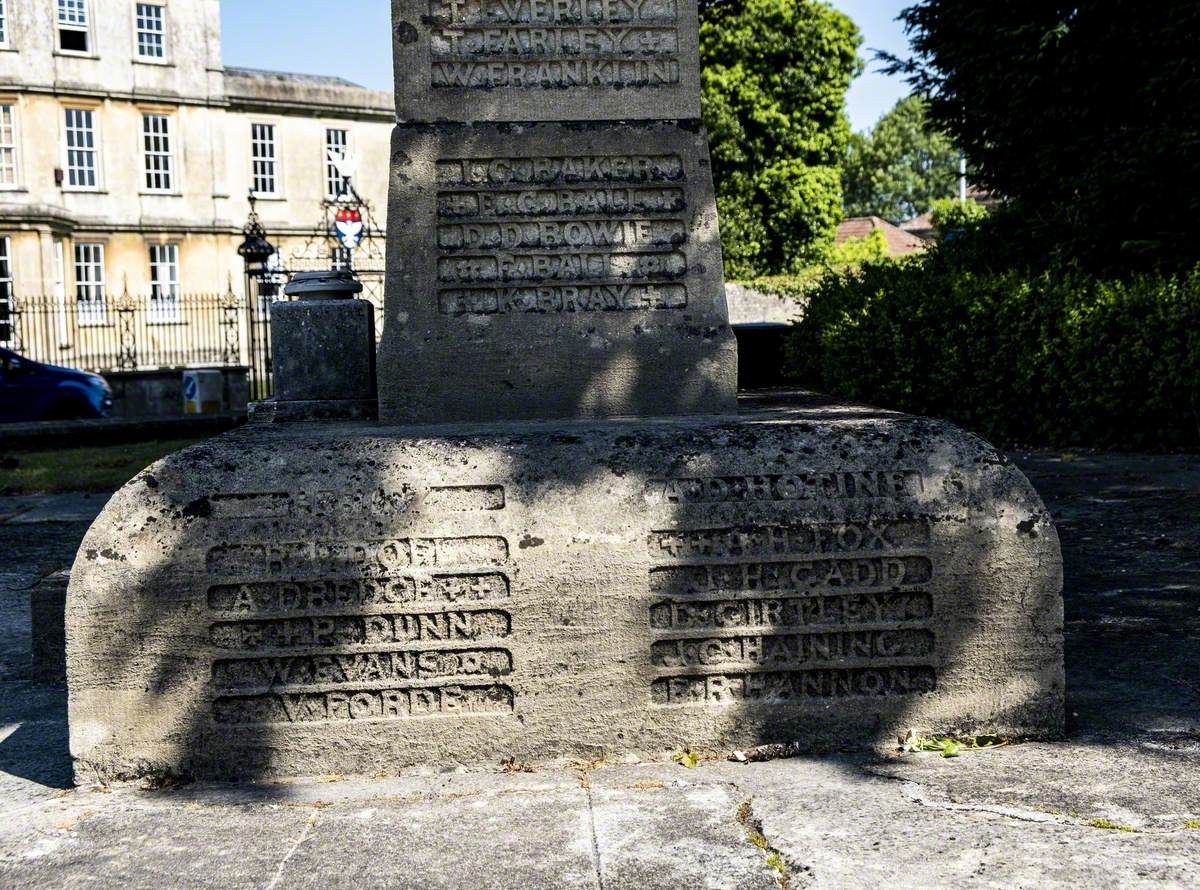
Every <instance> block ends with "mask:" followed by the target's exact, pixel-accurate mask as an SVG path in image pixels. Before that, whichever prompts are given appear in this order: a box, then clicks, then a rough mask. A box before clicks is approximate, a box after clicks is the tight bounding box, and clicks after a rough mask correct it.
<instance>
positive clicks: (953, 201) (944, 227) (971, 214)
mask: <svg viewBox="0 0 1200 890" xmlns="http://www.w3.org/2000/svg"><path fill="white" fill-rule="evenodd" d="M986 217H987V210H986V209H985V208H984V206H983V205H982V204H978V203H976V202H975V201H960V200H958V199H957V198H939V199H938V200H936V201H934V202H933V208H932V209H931V210H930V213H929V221H930V222H931V223H933V227H934V228H935V229H937V230H938V231H939V232H941V233H942V234H943V235H945V234H946V233H947V232H953V231H960V230H962V229H965V228H968V227H969V226H972V225H974V224H975V223H977V222H979V221H981V220H983V219H985V218H986Z"/></svg>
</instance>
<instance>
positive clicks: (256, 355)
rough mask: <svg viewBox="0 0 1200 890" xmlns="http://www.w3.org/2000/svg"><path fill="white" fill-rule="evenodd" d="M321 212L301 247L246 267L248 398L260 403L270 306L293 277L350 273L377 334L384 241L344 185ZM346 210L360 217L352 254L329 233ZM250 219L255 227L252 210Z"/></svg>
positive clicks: (269, 388)
mask: <svg viewBox="0 0 1200 890" xmlns="http://www.w3.org/2000/svg"><path fill="white" fill-rule="evenodd" d="M251 207H252V208H253V204H252V205H251ZM322 207H323V219H322V221H321V222H320V223H319V224H318V226H317V227H316V229H314V230H313V232H312V233H311V234H310V235H309V236H308V238H307V239H306V241H305V242H304V244H302V245H301V246H300V247H298V248H296V249H295V250H291V251H287V252H284V253H282V254H280V253H279V252H276V253H274V254H272V255H271V256H270V257H269V258H268V259H267V261H266V263H265V264H264V268H263V269H262V270H261V271H257V272H251V271H250V270H249V267H247V273H246V297H247V299H246V307H245V311H246V314H247V318H246V341H247V352H248V355H249V359H250V360H249V375H250V398H251V399H265V398H267V397H269V396H270V395H272V394H273V393H274V391H275V386H274V382H273V379H272V375H271V305H272V304H273V303H275V302H278V301H279V300H286V299H289V298H288V297H287V296H286V295H285V294H284V288H285V287H286V286H287V283H288V281H289V279H290V278H291V276H292V275H295V274H296V273H297V272H319V271H324V270H327V269H335V270H346V269H348V270H350V271H352V272H353V273H354V275H355V277H356V278H357V279H358V280H359V281H360V282H361V283H362V286H363V290H362V293H361V294H359V298H360V299H363V300H367V301H368V302H370V303H371V304H372V305H373V306H374V307H375V336H376V339H378V338H379V337H380V336H381V335H382V333H383V283H384V277H385V271H386V263H385V256H384V238H383V233H382V232H381V231H380V230H379V229H378V227H376V225H375V221H374V213H373V211H372V208H371V205H370V204H369V203H368V202H367V201H365V200H364V199H363V198H361V197H360V196H359V195H358V193H357V192H356V191H355V190H354V187H353V186H352V185H350V183H349V181H347V182H346V184H345V189H344V191H343V193H342V195H341V196H339V197H338V198H337V199H336V200H331V201H325V202H323V205H322ZM346 208H354V209H355V210H357V211H358V212H359V213H360V215H361V218H362V238H361V240H360V241H359V242H358V243H357V245H356V246H355V247H354V248H353V249H349V248H347V247H346V246H345V245H344V244H343V242H342V241H341V239H340V238H339V236H338V234H337V229H336V228H335V220H336V218H337V215H338V211H339V210H345V209H346ZM251 214H252V217H254V220H253V222H254V223H257V218H256V217H255V216H254V213H253V209H252V210H251ZM247 228H248V229H249V226H248V227H247ZM264 234H265V233H264Z"/></svg>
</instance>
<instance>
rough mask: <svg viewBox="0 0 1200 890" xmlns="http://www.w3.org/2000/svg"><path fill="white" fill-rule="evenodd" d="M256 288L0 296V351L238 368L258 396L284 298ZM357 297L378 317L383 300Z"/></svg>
mask: <svg viewBox="0 0 1200 890" xmlns="http://www.w3.org/2000/svg"><path fill="white" fill-rule="evenodd" d="M281 278H282V280H284V281H286V277H285V276H281ZM257 284H258V283H257V282H254V281H251V282H250V286H249V287H248V288H247V290H248V291H249V293H250V296H249V297H247V296H246V295H244V294H242V293H238V292H236V291H235V290H234V289H233V288H232V287H229V288H227V289H226V290H225V291H224V292H217V293H178V294H175V295H173V296H167V297H165V298H164V297H163V296H162V295H159V294H150V295H140V296H138V295H134V294H131V293H129V292H128V291H123V292H121V293H120V294H119V295H112V294H108V295H106V296H105V298H104V299H102V300H96V301H91V302H85V301H80V300H78V299H75V298H74V296H73V295H72V296H71V297H67V298H65V299H64V298H62V297H56V296H52V295H39V296H25V297H18V296H13V297H9V298H7V299H5V298H3V296H2V295H0V346H2V347H5V348H7V349H11V350H13V351H14V352H17V353H19V354H20V355H23V356H25V357H27V358H30V359H33V360H34V361H39V362H46V363H48V364H54V365H65V366H68V367H72V368H80V369H82V370H86V371H96V372H98V373H102V374H103V373H105V372H113V371H137V370H151V369H160V368H187V367H238V366H244V367H249V368H251V369H252V376H255V377H258V378H260V379H261V383H260V386H259V389H260V390H262V391H263V392H269V391H270V388H271V386H270V358H269V337H270V315H271V308H270V307H271V303H272V302H274V301H276V300H280V299H286V298H285V297H284V296H283V287H282V285H281V284H280V285H279V286H277V287H269V288H262V289H260V288H259V287H258V286H257ZM363 296H364V297H367V298H369V299H371V301H372V302H373V303H376V304H377V305H376V312H377V317H378V315H381V314H382V295H381V294H378V293H371V294H367V293H364V294H363ZM380 320H382V319H380ZM255 370H257V372H258V373H257V374H255V373H254V371H255Z"/></svg>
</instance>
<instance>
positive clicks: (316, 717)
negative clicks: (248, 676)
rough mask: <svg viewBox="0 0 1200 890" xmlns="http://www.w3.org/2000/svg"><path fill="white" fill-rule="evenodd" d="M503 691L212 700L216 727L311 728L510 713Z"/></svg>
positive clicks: (438, 689) (454, 688) (443, 689)
mask: <svg viewBox="0 0 1200 890" xmlns="http://www.w3.org/2000/svg"><path fill="white" fill-rule="evenodd" d="M512 708H513V694H512V690H511V689H509V688H508V687H507V686H502V685H499V684H493V685H489V686H463V685H459V684H453V685H446V686H435V687H432V688H427V689H426V688H405V689H380V690H370V691H356V690H346V691H340V690H339V691H337V692H302V693H290V694H285V693H272V694H267V695H241V696H239V695H223V696H219V697H218V698H216V699H215V700H214V701H213V719H214V720H215V721H216V722H217V723H312V722H316V721H325V720H395V719H402V718H405V717H434V716H438V715H454V714H488V713H503V712H506V711H512Z"/></svg>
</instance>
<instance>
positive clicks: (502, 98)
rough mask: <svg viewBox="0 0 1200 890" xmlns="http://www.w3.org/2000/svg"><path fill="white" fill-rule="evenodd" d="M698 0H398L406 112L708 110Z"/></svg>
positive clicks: (402, 115)
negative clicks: (704, 96)
mask: <svg viewBox="0 0 1200 890" xmlns="http://www.w3.org/2000/svg"><path fill="white" fill-rule="evenodd" d="M698 21H699V19H698V15H697V4H696V2H695V0H393V2H392V25H393V35H394V46H395V61H396V64H395V67H396V114H397V117H398V119H399V120H401V121H403V122H414V121H415V122H424V121H438V120H448V121H481V120H491V121H555V120H563V121H571V120H584V121H594V120H634V119H653V120H668V119H679V118H698V117H700V77H699V72H700V63H699V50H698V42H697V34H698V27H699V25H698Z"/></svg>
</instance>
